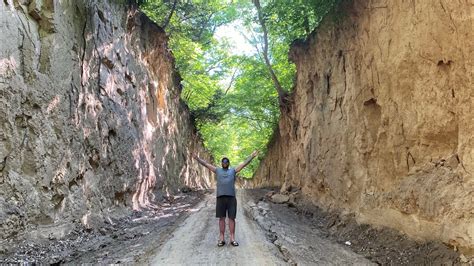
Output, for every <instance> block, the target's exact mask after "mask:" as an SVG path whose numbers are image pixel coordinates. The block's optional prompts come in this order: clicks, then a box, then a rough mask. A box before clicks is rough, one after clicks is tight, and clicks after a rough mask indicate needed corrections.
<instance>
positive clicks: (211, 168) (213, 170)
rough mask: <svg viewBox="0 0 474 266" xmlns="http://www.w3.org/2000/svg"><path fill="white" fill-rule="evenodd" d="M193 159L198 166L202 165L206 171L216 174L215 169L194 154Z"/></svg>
mask: <svg viewBox="0 0 474 266" xmlns="http://www.w3.org/2000/svg"><path fill="white" fill-rule="evenodd" d="M193 158H194V159H196V161H198V162H199V163H200V164H202V165H204V166H205V167H207V169H209V170H211V172H213V173H215V172H216V169H217V168H216V167H215V166H214V165H212V164H210V163H208V162H206V161H204V160H203V159H201V158H199V157H198V156H197V155H196V154H193Z"/></svg>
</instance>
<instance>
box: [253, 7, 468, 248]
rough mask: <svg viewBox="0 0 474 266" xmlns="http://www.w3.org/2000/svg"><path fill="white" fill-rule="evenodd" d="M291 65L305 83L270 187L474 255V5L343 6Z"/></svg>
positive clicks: (281, 138) (261, 177)
mask: <svg viewBox="0 0 474 266" xmlns="http://www.w3.org/2000/svg"><path fill="white" fill-rule="evenodd" d="M338 12H339V14H342V16H341V20H340V21H337V20H336V21H335V20H334V19H333V17H334V16H329V17H327V18H326V19H325V21H323V23H322V26H321V27H320V28H319V29H317V31H316V32H315V33H314V34H313V35H312V36H310V37H309V38H308V40H307V41H305V42H303V43H297V44H295V45H294V47H293V49H292V51H291V52H290V57H291V58H292V60H293V61H294V62H295V63H296V65H297V70H298V74H297V82H296V88H295V91H294V95H293V96H294V98H293V103H292V105H291V106H290V111H289V112H288V113H285V114H283V115H282V119H281V121H280V125H279V129H280V130H279V132H277V134H276V136H275V138H274V140H273V142H272V144H271V145H270V149H269V155H268V157H267V158H266V159H265V160H264V161H263V163H262V164H261V166H260V168H259V170H258V171H257V173H256V177H257V178H258V182H257V183H258V184H259V185H282V189H283V190H285V189H287V188H289V187H290V186H292V187H299V188H301V189H302V192H303V193H304V195H306V196H307V197H308V198H311V199H312V200H313V201H314V202H315V203H316V204H318V205H320V206H323V207H326V208H332V209H339V210H341V211H343V212H346V213H355V214H356V217H357V218H358V220H359V221H360V222H364V223H370V224H375V225H383V226H388V227H392V228H396V229H398V230H401V231H403V232H405V233H407V234H409V235H411V236H413V237H418V238H422V239H436V240H442V241H444V242H446V243H449V244H452V245H455V246H460V247H464V248H470V249H474V202H473V201H474V177H473V173H474V133H473V132H474V88H473V83H472V71H473V61H472V60H473V53H472V52H473V43H474V42H473V40H474V36H473V34H472V32H473V31H472V29H473V24H472V17H473V11H472V3H469V1H444V0H441V1H436V2H433V1H428V0H423V1H388V0H385V1H384V0H379V1H362V0H355V1H353V2H351V3H349V4H347V3H346V4H343V5H342V7H341V8H340V10H339V11H338Z"/></svg>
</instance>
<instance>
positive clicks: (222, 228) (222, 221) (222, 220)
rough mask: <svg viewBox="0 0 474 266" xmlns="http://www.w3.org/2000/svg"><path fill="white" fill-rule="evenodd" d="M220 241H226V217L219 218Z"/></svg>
mask: <svg viewBox="0 0 474 266" xmlns="http://www.w3.org/2000/svg"><path fill="white" fill-rule="evenodd" d="M219 232H220V233H219V241H224V233H225V217H221V218H219Z"/></svg>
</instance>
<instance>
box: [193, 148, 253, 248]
mask: <svg viewBox="0 0 474 266" xmlns="http://www.w3.org/2000/svg"><path fill="white" fill-rule="evenodd" d="M257 155H258V151H254V152H253V153H252V155H250V156H249V157H248V158H247V159H246V160H245V162H243V163H241V164H240V165H239V166H237V167H236V168H232V167H229V166H230V161H229V159H228V158H227V157H224V158H222V160H221V164H222V168H218V167H216V166H214V165H212V164H210V163H208V162H206V161H205V160H203V159H201V158H199V157H198V156H197V155H196V154H193V157H194V159H196V160H197V161H198V162H199V163H200V164H202V165H203V166H205V167H207V168H208V169H209V170H211V171H212V172H213V173H215V174H216V179H217V191H216V197H217V199H216V217H217V218H219V242H218V243H217V245H218V246H219V247H222V246H224V245H225V240H224V233H225V218H226V214H227V217H228V221H229V231H230V244H231V245H232V246H234V247H236V246H238V245H239V243H238V242H237V241H235V216H236V214H237V199H236V198H235V177H236V174H237V173H238V172H240V171H241V170H242V169H243V168H244V167H245V166H247V165H248V164H249V163H250V162H251V161H252V160H253V158H255V157H256V156H257Z"/></svg>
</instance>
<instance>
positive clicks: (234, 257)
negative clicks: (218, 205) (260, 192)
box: [150, 191, 370, 265]
mask: <svg viewBox="0 0 474 266" xmlns="http://www.w3.org/2000/svg"><path fill="white" fill-rule="evenodd" d="M242 194H244V195H245V193H242V191H239V192H238V208H237V210H238V211H237V219H236V240H237V241H238V242H239V244H240V246H239V247H233V246H231V245H229V244H228V242H229V241H228V239H229V236H228V235H227V231H228V230H227V229H228V228H227V225H226V242H227V244H226V246H224V247H217V240H218V221H217V219H216V218H215V201H216V199H215V196H214V195H209V196H207V197H206V198H205V200H204V201H203V202H202V203H201V204H200V205H198V207H197V208H196V211H195V213H194V214H192V215H190V216H189V217H188V218H187V219H186V220H185V221H184V222H183V224H182V225H181V226H179V227H178V228H177V229H176V231H175V232H174V233H173V235H172V237H171V238H170V239H169V240H168V241H167V242H166V243H165V244H164V245H163V246H162V247H161V248H160V249H159V250H158V253H157V254H156V255H155V256H154V257H152V258H151V261H150V262H151V264H153V265H169V264H181V265H190V264H192V265H195V264H220V265H229V264H230V265H283V264H288V262H285V260H284V257H283V255H282V254H281V252H280V251H279V250H278V248H277V247H276V246H275V245H274V244H273V243H272V242H270V241H269V240H268V239H267V237H266V236H265V232H264V231H263V230H262V229H261V228H260V227H259V226H258V225H257V224H256V223H255V222H254V221H253V220H251V219H250V218H248V217H247V216H246V215H244V211H243V209H244V208H243V205H245V204H246V199H245V198H244V197H243V196H242ZM326 252H327V253H333V255H334V254H335V253H340V254H336V256H339V257H341V260H338V262H342V263H343V262H346V263H347V262H351V261H352V262H354V261H357V262H358V263H357V264H366V263H361V258H360V256H358V255H356V254H348V252H347V251H346V250H342V249H341V250H338V249H334V248H328V250H325V251H324V252H321V254H319V255H320V256H321V257H326V256H327V254H325V253H326ZM355 258H357V259H356V260H354V259H355ZM362 261H364V260H362ZM338 262H337V261H335V264H338ZM364 262H367V264H370V262H369V261H364Z"/></svg>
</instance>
